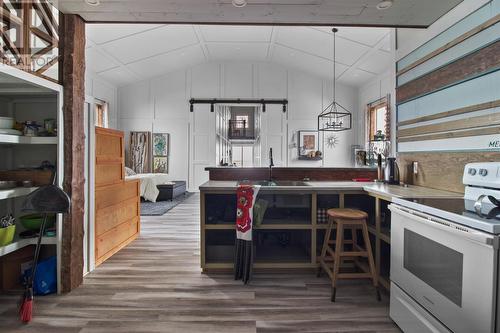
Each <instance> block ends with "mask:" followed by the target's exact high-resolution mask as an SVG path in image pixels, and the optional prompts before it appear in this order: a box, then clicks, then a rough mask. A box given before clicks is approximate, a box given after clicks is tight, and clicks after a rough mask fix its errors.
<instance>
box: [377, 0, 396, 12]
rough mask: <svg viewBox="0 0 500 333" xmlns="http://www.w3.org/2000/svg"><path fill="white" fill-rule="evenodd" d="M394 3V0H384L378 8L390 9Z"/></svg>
mask: <svg viewBox="0 0 500 333" xmlns="http://www.w3.org/2000/svg"><path fill="white" fill-rule="evenodd" d="M393 4H394V0H382V1H380V2H379V3H378V4H377V9H378V10H384V9H388V8H391V7H392V5H393Z"/></svg>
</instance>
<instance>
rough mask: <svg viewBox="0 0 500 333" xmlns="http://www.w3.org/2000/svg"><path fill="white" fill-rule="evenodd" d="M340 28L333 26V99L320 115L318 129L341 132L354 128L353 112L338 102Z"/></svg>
mask: <svg viewBox="0 0 500 333" xmlns="http://www.w3.org/2000/svg"><path fill="white" fill-rule="evenodd" d="M337 31H338V29H336V28H333V29H332V32H333V101H332V103H331V104H330V105H328V106H327V107H326V108H325V109H324V110H323V111H322V112H321V113H320V115H319V116H318V131H328V132H341V131H346V130H350V129H351V128H352V114H351V112H349V110H347V109H346V108H344V107H343V106H342V105H340V104H339V103H337V100H336V95H335V92H336V91H335V90H336V87H335V85H336V77H335V74H336V73H335V34H336V33H337Z"/></svg>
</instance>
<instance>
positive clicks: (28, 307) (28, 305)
mask: <svg viewBox="0 0 500 333" xmlns="http://www.w3.org/2000/svg"><path fill="white" fill-rule="evenodd" d="M47 215H48V214H47V213H45V214H44V216H43V221H42V225H41V226H40V233H39V235H38V240H37V242H36V248H35V257H34V259H33V267H31V275H30V276H29V277H28V281H27V282H26V286H25V289H24V294H23V297H22V300H21V306H20V308H19V315H20V316H21V321H22V322H23V323H29V322H30V321H31V318H32V317H33V282H34V279H35V273H36V266H37V263H38V257H39V256H40V248H41V247H42V246H41V244H42V237H43V234H44V233H45V224H46V222H47Z"/></svg>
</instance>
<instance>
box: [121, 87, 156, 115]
mask: <svg viewBox="0 0 500 333" xmlns="http://www.w3.org/2000/svg"><path fill="white" fill-rule="evenodd" d="M149 88H150V82H149V81H141V82H138V83H135V84H132V85H129V86H125V87H121V88H120V89H119V90H118V98H119V103H118V106H119V110H120V111H119V114H120V118H144V117H149V118H152V117H153V105H152V103H151V94H150V90H149Z"/></svg>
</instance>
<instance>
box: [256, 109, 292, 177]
mask: <svg viewBox="0 0 500 333" xmlns="http://www.w3.org/2000/svg"><path fill="white" fill-rule="evenodd" d="M260 122H261V123H260V125H261V132H260V133H261V140H262V144H261V147H262V152H261V165H262V166H267V165H269V148H273V162H274V165H275V166H277V167H284V166H287V160H286V158H287V146H286V145H287V144H286V142H287V139H286V133H287V129H286V126H287V122H286V113H283V107H282V105H277V104H276V105H274V104H268V105H266V112H262V113H261V119H260Z"/></svg>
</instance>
